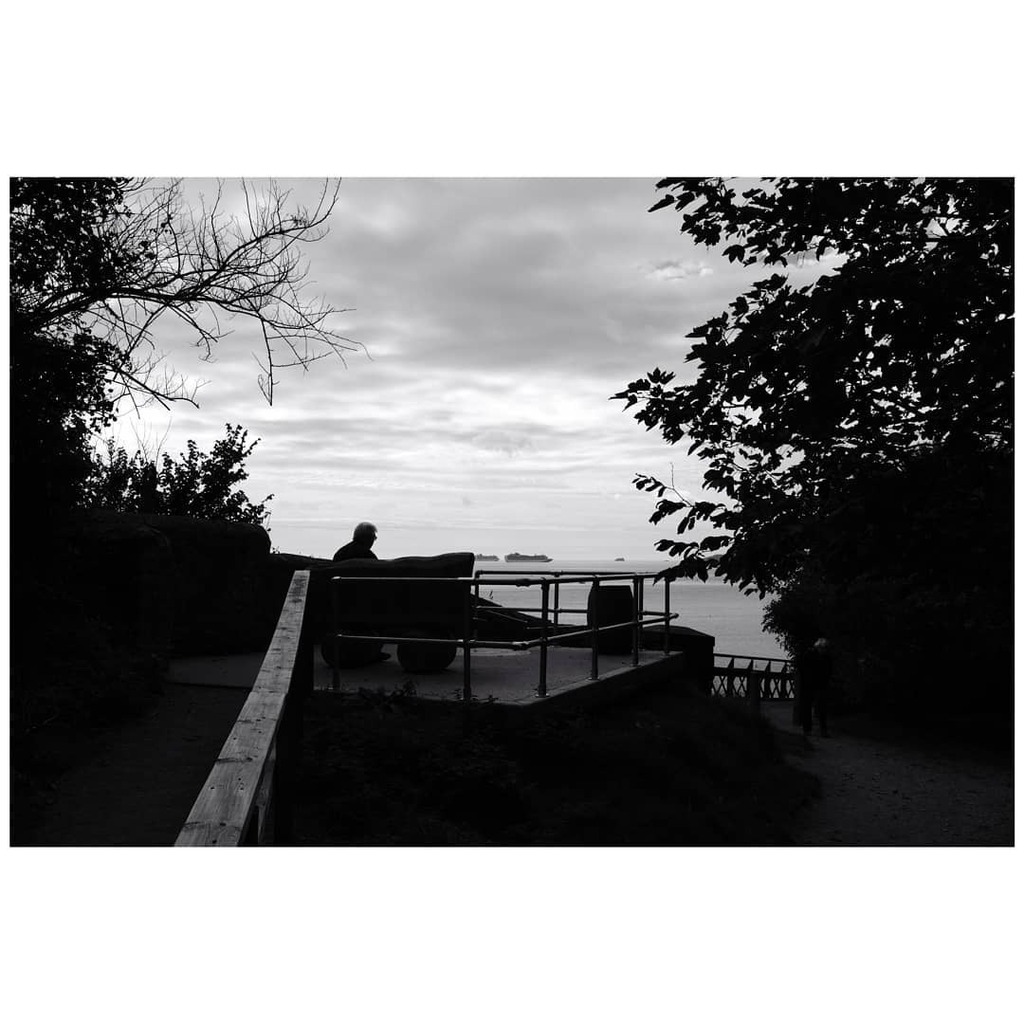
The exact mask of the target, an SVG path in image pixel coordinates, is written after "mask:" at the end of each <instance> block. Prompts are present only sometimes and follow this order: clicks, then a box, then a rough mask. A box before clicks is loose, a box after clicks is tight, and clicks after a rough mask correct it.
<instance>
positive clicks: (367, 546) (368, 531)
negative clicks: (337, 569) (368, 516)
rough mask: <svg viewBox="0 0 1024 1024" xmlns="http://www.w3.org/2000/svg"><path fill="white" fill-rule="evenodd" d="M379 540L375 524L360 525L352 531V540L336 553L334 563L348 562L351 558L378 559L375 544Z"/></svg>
mask: <svg viewBox="0 0 1024 1024" xmlns="http://www.w3.org/2000/svg"><path fill="white" fill-rule="evenodd" d="M376 539H377V527H376V526H374V525H373V523H360V524H359V525H358V526H357V527H356V528H355V529H354V530H353V531H352V539H351V540H350V541H349V542H348V543H347V544H344V545H343V546H342V547H340V548H338V550H337V551H335V552H334V558H332V559H331V561H332V562H347V561H348V560H349V559H350V558H374V559H375V558H376V557H377V556H376V555H375V554H374V553H373V551H372V548H373V542H374V541H375V540H376Z"/></svg>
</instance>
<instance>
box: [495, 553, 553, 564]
mask: <svg viewBox="0 0 1024 1024" xmlns="http://www.w3.org/2000/svg"><path fill="white" fill-rule="evenodd" d="M505 561H506V562H550V561H551V559H550V558H548V556H547V555H521V554H520V553H519V552H518V551H513V552H512V553H511V554H508V555H506V556H505Z"/></svg>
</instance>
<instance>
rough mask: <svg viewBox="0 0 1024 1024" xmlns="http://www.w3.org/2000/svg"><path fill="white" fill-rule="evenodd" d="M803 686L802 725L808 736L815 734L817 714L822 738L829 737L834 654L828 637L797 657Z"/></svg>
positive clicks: (801, 688) (800, 684)
mask: <svg viewBox="0 0 1024 1024" xmlns="http://www.w3.org/2000/svg"><path fill="white" fill-rule="evenodd" d="M796 670H797V675H798V679H799V686H800V725H801V727H802V728H803V731H804V737H805V738H807V737H809V736H810V735H811V720H812V716H813V714H814V713H817V717H818V728H819V730H820V732H821V735H822V736H824V737H828V734H829V733H828V697H829V688H830V686H831V683H832V653H831V651H830V649H829V643H828V641H827V640H826V639H825V638H824V637H818V639H817V640H815V641H814V643H813V644H811V646H810V647H806V648H804V650H803V651H801V652H800V654H799V655H798V656H797V660H796Z"/></svg>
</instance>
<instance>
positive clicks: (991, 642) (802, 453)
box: [614, 178, 1013, 678]
mask: <svg viewBox="0 0 1024 1024" xmlns="http://www.w3.org/2000/svg"><path fill="white" fill-rule="evenodd" d="M658 188H659V189H661V190H663V191H664V193H665V194H664V195H663V196H662V197H661V198H660V200H659V201H658V202H657V203H655V205H654V206H653V207H652V210H658V209H666V208H674V209H675V210H676V211H678V212H680V213H681V215H682V230H683V232H685V233H687V234H688V235H689V236H690V237H692V238H693V239H694V240H695V241H697V242H700V243H703V244H706V245H709V246H718V245H723V246H724V250H723V252H724V255H725V256H726V257H727V258H728V259H729V260H730V261H733V262H737V263H741V264H743V265H744V266H754V265H763V266H765V267H768V268H772V269H773V272H771V273H769V274H768V275H767V276H765V277H762V278H761V279H759V280H757V281H755V282H754V284H753V285H752V287H751V288H750V289H749V290H748V291H746V292H744V293H743V294H741V295H739V296H738V297H737V298H736V299H734V300H733V301H732V302H731V303H730V305H729V308H728V309H726V310H725V311H723V312H722V313H721V314H719V315H718V316H715V317H712V318H711V319H710V320H708V321H707V322H706V323H703V324H701V325H699V326H697V327H695V328H694V329H693V330H692V331H691V332H690V334H689V335H688V336H689V337H691V338H694V339H696V342H695V344H694V345H693V346H692V348H691V350H690V352H689V354H688V355H687V357H686V358H687V360H689V361H694V362H697V363H698V364H699V372H698V374H697V376H696V379H695V380H693V382H692V383H683V384H679V383H677V382H676V381H675V375H674V374H673V373H671V372H669V371H665V370H662V369H660V368H656V369H655V370H653V371H651V372H650V373H649V374H648V375H647V376H646V377H645V378H643V379H641V380H637V381H634V382H632V383H631V384H630V385H629V386H628V387H627V388H626V389H625V390H624V391H622V392H620V393H619V394H618V395H616V396H614V397H616V398H620V399H625V401H626V403H627V407H636V413H635V415H636V418H637V420H638V421H640V422H641V423H643V424H644V425H645V426H646V427H647V428H648V429H654V428H658V429H659V430H660V431H661V432H662V434H663V436H664V437H665V438H666V439H667V440H668V441H669V442H671V443H676V442H680V441H684V440H685V441H686V442H688V443H689V451H690V452H691V453H692V452H696V453H697V454H698V455H699V456H700V457H701V458H702V459H703V460H705V462H706V464H707V469H706V471H705V473H704V487H705V489H706V490H707V491H708V492H709V493H710V494H711V495H712V496H713V497H712V500H694V501H691V500H689V499H687V498H685V497H684V496H683V495H681V494H679V493H678V492H677V491H675V489H674V488H672V487H671V486H670V485H666V484H665V483H663V482H662V481H660V480H658V479H656V478H654V477H652V476H649V475H645V474H639V475H638V476H637V477H636V479H635V481H634V483H635V485H636V486H637V487H638V488H640V489H644V490H647V491H650V492H652V493H654V494H655V495H656V496H657V497H658V499H659V501H658V503H657V505H656V507H655V510H654V514H653V515H652V517H651V519H652V521H653V522H661V521H664V520H667V519H670V518H672V517H678V519H679V521H678V526H677V537H676V538H674V539H666V540H662V541H660V542H659V544H658V547H659V549H660V550H662V551H667V552H669V553H670V554H671V555H673V556H676V557H678V559H679V562H678V564H677V566H675V567H674V570H673V571H674V573H676V574H682V575H690V576H699V577H701V578H705V579H706V578H707V576H708V573H709V572H710V571H712V570H714V571H716V572H717V573H718V574H719V575H721V576H723V577H724V578H725V579H727V580H729V581H730V582H734V583H736V584H739V585H741V586H743V587H745V588H749V589H756V590H758V591H759V592H761V593H762V594H764V593H766V592H769V591H770V592H774V593H777V594H781V595H782V596H781V597H780V598H778V599H777V600H776V602H775V604H774V605H773V606H772V609H771V611H770V614H769V625H770V626H773V627H774V628H776V629H777V630H779V631H780V632H781V633H782V635H783V636H784V638H786V639H787V641H788V642H789V643H790V644H791V645H796V644H797V643H799V642H803V641H805V640H806V636H807V633H808V632H809V631H820V630H822V629H823V627H824V624H825V620H828V625H829V627H830V628H832V629H833V631H835V632H845V636H846V641H847V654H848V656H849V657H850V658H851V659H853V660H859V662H860V663H863V662H864V660H865V658H867V660H868V661H870V660H871V659H872V657H874V659H875V662H876V663H880V662H884V663H885V664H886V665H887V666H889V669H890V670H891V671H890V675H891V676H893V677H895V676H897V675H899V674H900V673H903V674H904V675H906V674H908V673H909V672H910V671H911V670H913V669H914V668H915V667H916V669H917V674H918V675H919V676H923V677H924V678H930V677H929V673H930V672H934V673H938V674H940V675H941V674H943V673H945V674H946V675H947V676H949V674H950V672H952V669H951V667H950V666H952V665H953V663H955V664H956V666H957V671H967V670H968V668H969V667H970V665H971V664H972V659H977V658H978V657H979V652H981V651H983V650H984V651H988V652H990V653H991V652H992V651H993V650H995V651H997V654H998V657H997V658H996V661H997V662H998V664H999V665H1000V666H1002V668H1001V669H1000V671H1005V669H1006V667H1007V658H1008V651H1009V639H1010V636H1011V631H1012V625H1011V624H1010V622H1009V608H1010V606H1011V595H1012V570H1010V568H1009V566H1010V564H1011V551H1012V517H1011V510H1012V488H1011V483H1010V481H1011V466H1012V425H1013V406H1012V402H1013V395H1012V390H1013V388H1012V376H1013V372H1012V371H1013V366H1012V342H1013V248H1012V247H1013V218H1012V200H1013V185H1012V182H1011V181H1009V180H1003V179H893V178H885V179H792V178H778V179H765V180H764V181H762V182H761V183H759V184H758V185H757V186H755V187H751V188H748V189H746V190H745V191H742V192H740V191H738V189H737V187H736V186H734V185H733V184H731V183H730V182H728V181H725V180H723V179H719V178H712V179H681V178H668V179H664V180H663V181H660V182H659V183H658ZM808 261H811V262H812V263H813V262H815V261H822V262H820V263H819V269H820V270H821V271H822V272H821V274H820V276H818V277H817V278H816V280H814V281H813V282H812V283H810V284H803V285H797V284H795V283H794V282H793V281H792V280H791V277H790V274H789V271H790V269H792V268H793V267H794V266H796V265H803V264H806V263H807V262H808ZM775 268H781V269H775ZM695 528H699V529H701V530H708V528H710V532H709V534H708V535H707V536H704V537H703V539H701V540H691V539H688V538H686V536H685V535H686V534H687V533H690V532H691V531H693V530H694V529H695ZM680 535H682V536H680ZM880 614H881V616H882V618H883V619H884V622H883V623H879V621H878V620H879V615H880ZM915 659H917V660H915ZM921 659H924V660H921ZM943 659H945V661H943ZM973 664H974V666H975V668H977V667H978V665H979V663H978V662H977V661H976V660H975V661H974V662H973Z"/></svg>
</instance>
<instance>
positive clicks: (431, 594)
mask: <svg viewBox="0 0 1024 1024" xmlns="http://www.w3.org/2000/svg"><path fill="white" fill-rule="evenodd" d="M473 562H474V555H473V553H472V552H471V551H456V552H448V553H446V554H441V555H431V556H407V557H404V558H392V559H372V558H365V559H364V558H358V559H350V560H348V561H345V562H334V563H332V564H331V565H329V566H324V567H322V568H318V569H317V570H316V575H317V576H319V577H320V580H319V581H318V582H319V583H320V586H319V587H318V588H317V590H318V591H319V593H318V595H317V596H318V599H319V601H320V602H321V603H322V604H324V605H325V612H326V629H325V630H324V632H323V633H322V639H321V645H320V649H321V654H322V656H323V658H324V660H325V661H326V662H327V663H328V664H329V665H331V667H332V668H334V669H335V671H337V670H338V669H342V668H358V667H362V666H364V665H368V664H371V663H372V662H374V661H377V660H379V659H380V656H381V648H382V646H383V644H384V642H385V641H383V640H380V641H378V640H372V639H351V637H352V636H353V635H354V636H360V637H373V636H380V637H401V638H403V639H402V640H401V641H399V643H398V650H397V656H398V661H399V663H400V664H401V666H402V668H404V669H405V670H406V671H407V672H439V671H442V670H443V669H446V668H447V667H448V666H449V665H450V664H451V663H452V661H454V660H455V655H456V653H457V651H458V648H457V641H459V640H467V639H471V637H472V629H473V605H472V600H471V582H470V580H469V579H468V577H471V576H472V573H473ZM352 577H355V578H352ZM448 579H450V580H452V582H451V583H447V582H445V580H448ZM439 641H446V642H443V643H441V642H439Z"/></svg>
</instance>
